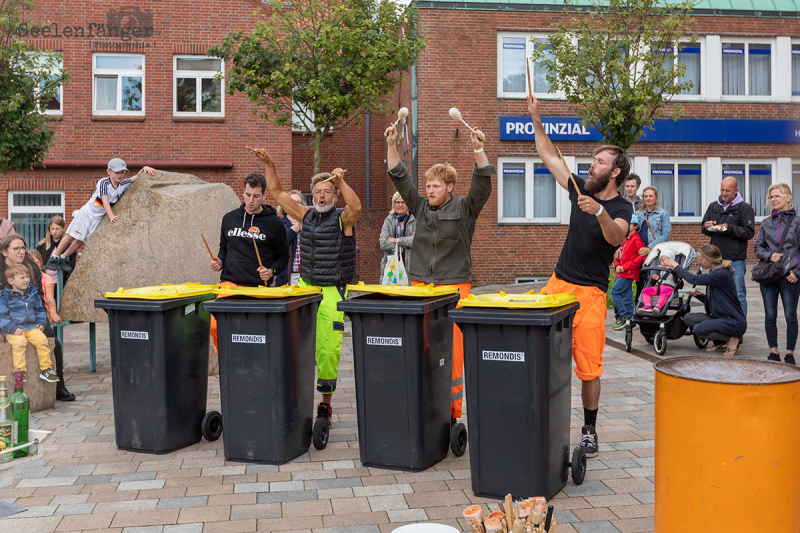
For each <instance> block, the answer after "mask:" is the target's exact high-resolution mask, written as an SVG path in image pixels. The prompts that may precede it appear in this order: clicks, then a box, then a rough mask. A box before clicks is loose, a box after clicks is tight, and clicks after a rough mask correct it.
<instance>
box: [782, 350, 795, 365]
mask: <svg viewBox="0 0 800 533" xmlns="http://www.w3.org/2000/svg"><path fill="white" fill-rule="evenodd" d="M783 361H784V362H785V363H789V364H790V365H794V366H797V363H795V362H794V354H791V353H787V354H786V357H784V358H783Z"/></svg>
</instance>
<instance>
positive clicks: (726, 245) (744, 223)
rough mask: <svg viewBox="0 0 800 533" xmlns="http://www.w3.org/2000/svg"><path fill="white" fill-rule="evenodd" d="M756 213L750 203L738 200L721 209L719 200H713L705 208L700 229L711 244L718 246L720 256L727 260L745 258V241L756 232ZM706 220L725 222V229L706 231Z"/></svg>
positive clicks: (718, 222)
mask: <svg viewBox="0 0 800 533" xmlns="http://www.w3.org/2000/svg"><path fill="white" fill-rule="evenodd" d="M755 219H756V213H755V211H753V208H752V207H750V204H748V203H747V202H740V203H738V204H736V205H731V206H728V209H726V210H724V211H723V209H722V206H721V205H720V204H719V202H713V203H712V204H711V205H709V206H708V209H706V214H705V215H704V216H703V221H702V222H701V223H700V231H702V232H703V234H705V235H708V236H710V237H711V244H713V245H714V246H716V247H717V248H719V251H720V252H722V258H723V259H727V260H728V261H738V260H740V259H747V241H749V240H750V239H752V238H753V236H754V235H755V234H756V226H755ZM706 220H714V221H716V223H717V224H718V225H719V224H727V225H728V229H727V231H708V230H707V229H706V227H705V222H706Z"/></svg>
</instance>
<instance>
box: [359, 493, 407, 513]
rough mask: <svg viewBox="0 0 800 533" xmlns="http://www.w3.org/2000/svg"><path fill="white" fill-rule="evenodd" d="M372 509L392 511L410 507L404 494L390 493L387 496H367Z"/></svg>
mask: <svg viewBox="0 0 800 533" xmlns="http://www.w3.org/2000/svg"><path fill="white" fill-rule="evenodd" d="M367 500H368V501H369V506H370V508H371V510H372V511H390V510H396V509H408V503H407V502H406V499H405V497H404V495H403V494H390V495H386V496H370V497H369V498H367Z"/></svg>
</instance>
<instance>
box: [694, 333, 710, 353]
mask: <svg viewBox="0 0 800 533" xmlns="http://www.w3.org/2000/svg"><path fill="white" fill-rule="evenodd" d="M693 337H694V345H695V346H697V347H698V348H700V349H701V350H704V349H705V348H706V346H708V339H701V338H700V337H698V336H697V335H693Z"/></svg>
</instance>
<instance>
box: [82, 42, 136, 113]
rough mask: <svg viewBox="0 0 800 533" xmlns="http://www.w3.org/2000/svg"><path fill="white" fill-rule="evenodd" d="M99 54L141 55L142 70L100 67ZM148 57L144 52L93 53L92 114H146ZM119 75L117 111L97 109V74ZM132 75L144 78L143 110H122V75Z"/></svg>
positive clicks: (117, 55)
mask: <svg viewBox="0 0 800 533" xmlns="http://www.w3.org/2000/svg"><path fill="white" fill-rule="evenodd" d="M98 56H116V57H141V58H142V70H126V69H106V68H103V69H98V68H97V67H96V65H97V58H98ZM146 61H147V58H146V57H145V55H144V54H117V53H111V52H94V53H93V54H92V114H93V115H103V116H107V115H110V116H134V117H137V116H144V114H145V111H146V104H147V99H146V96H145V94H146V92H147V78H146V76H145V72H146V71H147V62H146ZM98 75H102V76H109V75H116V76H117V109H116V111H109V110H99V111H98V110H97V97H96V95H97V76H98ZM123 76H130V77H135V78H142V110H141V111H122V77H123Z"/></svg>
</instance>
